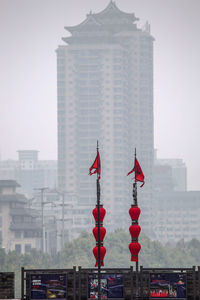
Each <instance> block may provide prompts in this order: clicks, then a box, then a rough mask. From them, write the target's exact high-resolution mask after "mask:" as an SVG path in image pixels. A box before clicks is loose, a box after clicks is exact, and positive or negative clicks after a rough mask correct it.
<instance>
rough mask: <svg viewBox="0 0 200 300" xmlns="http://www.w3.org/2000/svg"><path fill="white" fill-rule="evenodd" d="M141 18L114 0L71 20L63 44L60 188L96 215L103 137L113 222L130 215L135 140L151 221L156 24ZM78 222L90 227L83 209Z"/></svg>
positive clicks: (104, 187) (106, 198) (104, 186)
mask: <svg viewBox="0 0 200 300" xmlns="http://www.w3.org/2000/svg"><path fill="white" fill-rule="evenodd" d="M137 20H138V18H136V17H135V15H134V13H127V12H123V11H121V10H120V9H119V8H118V7H117V6H116V4H115V2H113V1H110V3H109V4H108V6H107V7H106V8H105V9H104V10H103V11H101V12H99V13H92V12H90V13H89V14H88V15H87V16H86V19H85V20H84V21H83V22H82V23H80V24H78V25H76V26H71V27H70V26H68V27H65V29H66V30H67V31H68V32H69V33H70V34H71V35H70V36H68V37H65V38H63V41H64V42H65V43H66V44H65V45H61V46H59V47H58V49H57V87H58V92H57V93H58V184H59V188H60V189H61V190H63V191H67V192H70V193H73V194H74V195H75V197H76V200H77V204H76V205H77V206H78V210H79V212H80V211H81V209H82V211H83V217H84V216H86V215H87V214H88V215H91V210H92V209H93V207H94V205H95V203H96V185H95V178H94V176H92V177H90V176H88V169H89V167H90V165H91V164H92V163H93V160H94V158H95V156H96V150H95V149H96V143H97V140H98V141H99V146H100V156H101V163H102V177H101V191H102V192H101V199H102V202H103V203H104V205H105V208H106V209H107V215H106V219H105V224H106V223H107V225H109V226H107V228H108V230H109V229H114V228H117V227H124V226H125V225H127V224H129V223H130V218H129V215H128V209H129V207H130V204H131V202H132V196H131V189H132V184H131V179H130V178H128V177H126V174H127V173H128V171H130V169H132V167H133V163H134V149H135V147H136V148H137V157H138V160H139V162H140V164H141V167H142V169H143V172H144V174H145V182H146V183H145V186H144V187H143V188H142V189H141V192H140V191H139V194H140V195H139V197H140V206H141V207H143V213H142V216H141V221H142V219H143V221H142V222H143V225H144V226H143V228H150V227H151V226H150V223H149V222H150V217H149V216H150V207H151V197H152V166H153V148H154V147H153V146H154V138H153V40H154V39H153V37H152V36H151V34H150V26H149V24H148V23H146V25H145V28H144V29H139V28H137V25H136V21H137ZM139 189H140V188H138V190H139ZM87 220H88V218H87ZM119 220H120V221H119ZM79 222H80V224H79V225H80V228H76V229H75V230H76V231H75V232H74V234H78V232H79V231H80V229H83V227H84V226H83V225H84V221H83V223H82V222H81V217H80V218H79ZM85 226H86V227H87V228H88V224H87V222H86V224H85ZM71 232H73V225H72V231H71Z"/></svg>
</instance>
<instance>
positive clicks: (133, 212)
mask: <svg viewBox="0 0 200 300" xmlns="http://www.w3.org/2000/svg"><path fill="white" fill-rule="evenodd" d="M129 215H130V217H131V220H138V218H139V216H140V208H139V207H138V206H134V205H131V208H130V209H129Z"/></svg>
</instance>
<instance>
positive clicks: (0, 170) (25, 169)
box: [0, 150, 57, 197]
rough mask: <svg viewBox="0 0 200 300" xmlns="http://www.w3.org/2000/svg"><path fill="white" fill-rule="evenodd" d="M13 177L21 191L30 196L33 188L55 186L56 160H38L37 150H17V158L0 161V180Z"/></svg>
mask: <svg viewBox="0 0 200 300" xmlns="http://www.w3.org/2000/svg"><path fill="white" fill-rule="evenodd" d="M1 179H2V180H3V179H4V180H5V179H7V180H9V179H13V180H16V181H17V182H19V184H20V185H21V189H22V191H23V193H25V194H26V195H27V196H29V197H32V196H33V193H34V188H38V187H44V186H45V187H49V188H55V187H56V184H57V162H56V161H54V160H38V151H37V150H20V151H18V160H17V161H16V160H5V161H0V180H1Z"/></svg>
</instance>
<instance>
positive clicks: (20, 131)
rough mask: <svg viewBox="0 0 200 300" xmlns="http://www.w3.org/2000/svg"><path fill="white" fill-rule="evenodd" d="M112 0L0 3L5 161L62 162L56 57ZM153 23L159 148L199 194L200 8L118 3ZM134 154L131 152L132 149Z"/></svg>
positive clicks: (182, 3) (197, 3)
mask: <svg viewBox="0 0 200 300" xmlns="http://www.w3.org/2000/svg"><path fill="white" fill-rule="evenodd" d="M108 2H109V0H0V39H1V40H0V51H1V52H0V155H1V159H8V158H12V159H15V158H16V157H17V153H16V151H17V150H20V149H37V150H39V151H40V154H39V157H40V159H56V157H57V128H56V126H57V124H56V53H55V50H56V48H57V46H58V45H59V44H64V42H62V40H61V38H62V37H64V36H66V35H68V33H67V31H66V30H65V29H64V26H67V25H69V26H71V25H76V24H78V23H80V22H82V21H83V20H84V19H85V16H86V14H87V13H88V12H89V11H90V10H92V11H93V12H99V11H101V10H103V9H104V8H105V7H106V5H107V4H108ZM116 4H117V6H118V7H119V8H120V9H121V10H123V11H126V12H134V13H135V15H136V16H137V17H139V18H140V21H139V22H138V26H139V27H141V26H143V25H144V23H145V21H146V20H148V21H149V22H150V24H151V33H152V35H153V36H154V37H155V43H154V120H155V121H154V127H155V130H154V131H155V148H157V149H158V156H159V157H161V158H183V160H184V161H185V163H186V164H187V167H188V187H189V189H196V190H197V189H198V190H200V141H199V138H200V134H199V128H200V89H199V86H200V0H116ZM130 147H131V145H130Z"/></svg>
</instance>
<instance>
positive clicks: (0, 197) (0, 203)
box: [0, 180, 41, 253]
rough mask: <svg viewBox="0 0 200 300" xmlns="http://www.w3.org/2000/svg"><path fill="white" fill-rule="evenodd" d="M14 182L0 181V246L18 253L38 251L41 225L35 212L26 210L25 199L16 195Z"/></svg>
mask: <svg viewBox="0 0 200 300" xmlns="http://www.w3.org/2000/svg"><path fill="white" fill-rule="evenodd" d="M19 187H20V185H19V184H18V183H17V182H16V181H15V180H0V244H1V247H2V248H4V249H5V251H6V252H8V251H13V250H15V251H17V252H18V253H26V252H30V250H31V249H33V248H34V249H40V244H41V223H40V222H38V220H37V216H38V214H37V213H36V211H34V210H31V209H30V208H29V209H28V208H27V198H26V197H25V196H24V195H23V194H19V193H17V191H16V189H17V188H19Z"/></svg>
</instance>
